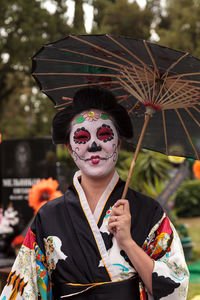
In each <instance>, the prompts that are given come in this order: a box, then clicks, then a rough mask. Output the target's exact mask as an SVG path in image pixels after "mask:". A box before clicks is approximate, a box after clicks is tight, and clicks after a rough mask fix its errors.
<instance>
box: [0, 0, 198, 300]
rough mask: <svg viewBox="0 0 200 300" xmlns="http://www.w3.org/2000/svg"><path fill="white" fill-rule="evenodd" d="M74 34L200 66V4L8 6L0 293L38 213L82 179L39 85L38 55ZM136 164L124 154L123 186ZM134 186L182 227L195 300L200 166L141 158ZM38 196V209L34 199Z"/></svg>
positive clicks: (14, 1) (148, 154)
mask: <svg viewBox="0 0 200 300" xmlns="http://www.w3.org/2000/svg"><path fill="white" fill-rule="evenodd" d="M71 33H73V34H86V33H91V34H101V33H111V34H114V35H123V36H130V37H134V38H138V39H146V40H149V41H152V42H154V43H159V44H160V45H164V46H168V47H171V48H174V49H176V50H182V51H185V52H187V51H188V52H190V53H191V54H193V55H194V56H196V57H198V58H200V0H177V1H174V0H147V1H145V0H143V1H142V0H141V1H139V0H137V1H128V0H76V1H71V0H52V1H51V0H48V1H45V0H29V1H26V0H9V1H7V0H0V142H1V143H0V278H1V287H2V286H3V284H4V281H5V278H6V276H7V272H8V270H9V267H10V265H11V264H12V262H13V260H14V257H15V255H16V253H17V251H18V249H19V247H20V245H21V243H22V241H23V237H24V235H25V233H26V231H27V228H28V226H29V224H30V222H31V220H32V217H33V216H34V214H35V213H36V211H37V209H38V207H39V206H40V205H42V203H45V201H49V200H51V199H52V197H51V196H52V195H50V194H51V193H53V192H55V191H59V192H60V193H64V191H65V190H66V188H67V186H68V185H69V184H70V182H71V179H72V176H73V173H74V171H75V170H76V168H75V165H74V163H73V161H72V160H71V158H70V156H69V154H68V153H67V151H66V150H65V148H63V147H61V146H57V147H55V146H54V145H53V144H52V141H51V137H50V135H51V121H52V118H53V116H54V115H55V113H56V112H57V111H56V109H55V108H54V105H53V103H51V101H50V100H48V99H46V96H45V95H43V94H42V93H41V92H40V91H39V89H38V87H37V86H36V83H35V81H34V80H33V78H32V77H31V57H32V56H33V55H34V54H35V53H36V51H38V50H39V49H40V48H41V46H42V45H43V44H46V43H50V42H52V41H55V40H58V39H60V38H63V37H64V36H67V35H68V34H71ZM131 158H132V153H131V152H129V151H127V150H125V149H123V150H122V151H121V153H120V156H119V162H118V165H117V170H118V172H119V174H120V175H121V177H122V178H123V179H126V176H127V173H128V168H129V165H130V161H131ZM49 178H52V180H54V183H55V190H54V191H49V185H52V182H50V181H48V179H49ZM43 179H46V180H47V181H45V182H44V181H42V180H43ZM41 181H42V184H39V185H37V184H38V183H39V182H41ZM35 186H36V187H35ZM131 186H132V187H133V188H134V189H136V190H137V191H140V192H142V193H144V194H147V195H150V196H151V197H153V198H155V199H157V200H158V201H159V202H160V203H161V205H162V206H163V207H164V209H165V210H166V212H167V214H168V215H169V217H170V218H171V220H172V221H173V223H174V224H175V226H176V228H177V230H178V232H179V235H180V237H181V241H182V245H183V249H184V252H185V256H186V259H187V262H188V266H189V269H190V272H191V278H190V287H189V294H188V299H189V300H191V299H195V300H196V299H197V297H196V296H198V295H199V297H200V233H199V232H200V162H198V161H195V160H193V159H184V158H177V157H167V156H165V155H162V154H159V153H156V152H153V151H148V150H142V151H141V153H140V155H139V158H138V161H137V164H136V169H135V171H134V175H133V178H132V181H131ZM33 187H35V188H34V191H35V189H36V190H37V193H38V194H37V193H36V194H34V197H35V198H34V199H35V202H37V201H38V203H37V205H36V204H35V202H34V203H33V202H31V199H30V190H31V189H33ZM32 191H33V190H32ZM48 193H49V194H48Z"/></svg>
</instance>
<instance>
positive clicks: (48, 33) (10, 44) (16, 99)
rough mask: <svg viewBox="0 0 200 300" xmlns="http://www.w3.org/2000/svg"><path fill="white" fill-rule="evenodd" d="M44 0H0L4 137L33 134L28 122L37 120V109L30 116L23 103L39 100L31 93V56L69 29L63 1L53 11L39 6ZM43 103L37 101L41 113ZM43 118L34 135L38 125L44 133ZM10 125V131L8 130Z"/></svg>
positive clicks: (0, 92)
mask: <svg viewBox="0 0 200 300" xmlns="http://www.w3.org/2000/svg"><path fill="white" fill-rule="evenodd" d="M43 2H44V1H42V0H41V1H36V0H29V1H25V0H10V1H6V0H1V9H0V28H1V30H0V40H1V42H0V56H1V58H2V59H1V60H0V82H1V89H0V117H1V119H3V121H2V122H1V128H0V130H1V132H3V135H4V137H5V138H10V137H13V136H15V137H24V136H32V131H30V132H29V129H28V128H27V122H28V123H30V122H32V124H34V123H37V122H38V117H39V115H38V114H37V113H36V114H34V112H36V110H35V109H34V110H33V111H32V115H31V116H30V113H29V114H28V113H27V111H26V110H25V106H26V108H27V109H28V106H29V109H32V108H33V106H35V104H34V103H33V102H34V101H36V102H37V101H40V100H39V99H37V97H36V95H34V94H33V93H32V86H33V85H34V84H35V82H34V81H33V79H32V78H31V75H30V74H31V59H30V58H31V56H32V55H33V54H35V52H36V51H37V50H38V49H39V48H40V47H41V46H42V45H43V44H45V43H48V42H50V41H53V40H57V39H59V38H61V37H63V35H66V34H67V33H69V32H70V27H69V26H68V25H67V23H66V17H64V14H65V13H66V10H67V6H66V1H64V0H56V1H54V4H55V5H56V6H57V9H56V11H55V13H53V14H51V13H49V11H48V10H47V9H45V8H44V7H43V6H42V4H43ZM21 97H22V98H23V97H26V99H27V101H25V102H23V101H21ZM33 98H34V99H33ZM44 101H46V100H44ZM44 101H43V102H44ZM43 102H41V104H40V108H41V112H42V111H44V110H45V109H42V105H43V104H42V103H43ZM48 103H50V102H49V100H48ZM2 116H3V118H2ZM27 117H28V121H27ZM43 119H44V120H45V118H44V116H42V117H41V118H40V124H38V125H37V126H36V127H35V129H36V131H35V132H34V135H37V130H38V127H39V129H40V130H39V131H41V134H45V135H46V134H47V131H46V130H43V129H44V128H45V124H46V123H45V121H44V122H42V120H43ZM30 120H31V121H30ZM29 121H30V122H29ZM11 124H12V125H13V126H12V130H13V132H12V130H11V129H9V127H10V126H11ZM18 126H20V127H21V128H18ZM48 131H49V129H48ZM29 134H30V135H29Z"/></svg>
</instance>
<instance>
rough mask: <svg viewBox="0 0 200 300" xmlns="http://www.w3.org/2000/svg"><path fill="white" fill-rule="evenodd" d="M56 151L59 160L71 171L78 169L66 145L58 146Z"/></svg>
mask: <svg viewBox="0 0 200 300" xmlns="http://www.w3.org/2000/svg"><path fill="white" fill-rule="evenodd" d="M56 153H57V161H59V162H61V163H63V164H65V165H66V166H67V169H68V171H69V172H73V171H74V170H75V169H77V167H76V164H75V163H74V161H73V159H72V157H71V155H70V153H69V151H67V149H66V147H65V146H64V145H59V146H57V149H56Z"/></svg>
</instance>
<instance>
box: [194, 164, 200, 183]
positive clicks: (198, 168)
mask: <svg viewBox="0 0 200 300" xmlns="http://www.w3.org/2000/svg"><path fill="white" fill-rule="evenodd" d="M193 173H194V175H195V177H196V178H197V179H200V160H195V162H194V164H193Z"/></svg>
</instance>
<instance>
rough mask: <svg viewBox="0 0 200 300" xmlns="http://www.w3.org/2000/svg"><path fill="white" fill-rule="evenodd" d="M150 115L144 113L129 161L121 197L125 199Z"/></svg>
mask: <svg viewBox="0 0 200 300" xmlns="http://www.w3.org/2000/svg"><path fill="white" fill-rule="evenodd" d="M150 117H151V114H149V113H146V114H145V120H144V124H143V127H142V131H141V134H140V138H139V140H138V144H137V147H136V149H135V153H134V156H133V160H132V162H131V166H130V169H129V173H128V177H127V180H126V184H125V187H124V190H123V194H122V198H121V199H125V198H126V194H127V191H128V187H129V184H130V180H131V177H132V174H133V170H134V167H135V163H136V160H137V157H138V154H139V151H140V148H141V144H142V141H143V138H144V135H145V132H146V128H147V125H148V122H149V120H150Z"/></svg>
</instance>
